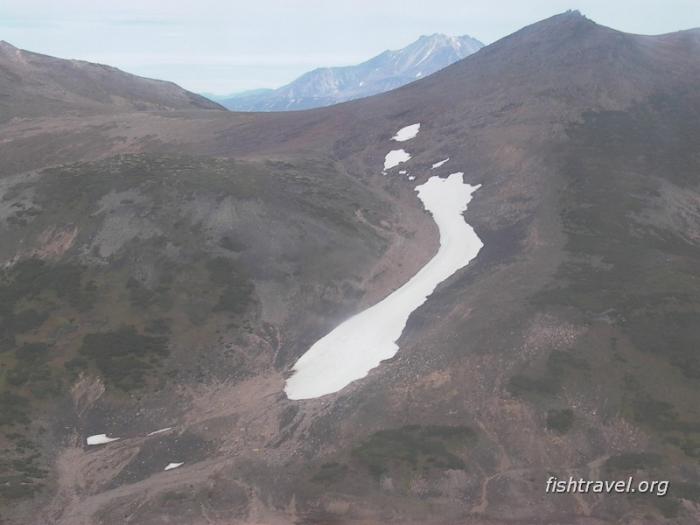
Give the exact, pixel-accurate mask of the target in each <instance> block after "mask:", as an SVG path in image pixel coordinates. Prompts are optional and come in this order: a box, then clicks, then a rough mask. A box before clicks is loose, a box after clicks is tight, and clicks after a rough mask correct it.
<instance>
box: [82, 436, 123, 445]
mask: <svg viewBox="0 0 700 525" xmlns="http://www.w3.org/2000/svg"><path fill="white" fill-rule="evenodd" d="M118 439H119V438H111V437H107V434H95V435H94V436H88V438H87V440H86V443H87V444H88V445H105V444H107V443H111V442H112V441H117V440H118Z"/></svg>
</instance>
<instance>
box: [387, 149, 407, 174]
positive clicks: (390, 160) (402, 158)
mask: <svg viewBox="0 0 700 525" xmlns="http://www.w3.org/2000/svg"><path fill="white" fill-rule="evenodd" d="M410 158H411V154H410V153H407V152H406V151H404V150H402V149H395V150H391V151H390V152H389V153H387V154H386V157H384V170H388V169H391V168H393V167H394V166H398V165H399V164H401V163H402V162H406V161H407V160H409V159H410Z"/></svg>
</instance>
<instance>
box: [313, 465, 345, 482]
mask: <svg viewBox="0 0 700 525" xmlns="http://www.w3.org/2000/svg"><path fill="white" fill-rule="evenodd" d="M347 472H348V466H347V465H344V464H342V463H335V462H332V463H324V464H323V465H321V467H320V468H319V469H318V471H317V472H316V474H314V475H313V477H312V478H311V481H314V482H316V483H334V482H336V481H340V480H341V479H343V478H344V477H345V475H346V474H347Z"/></svg>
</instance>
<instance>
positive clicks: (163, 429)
mask: <svg viewBox="0 0 700 525" xmlns="http://www.w3.org/2000/svg"><path fill="white" fill-rule="evenodd" d="M172 429H173V427H165V428H161V429H160V430H154V431H153V432H149V433H148V434H146V436H155V435H156V434H162V433H163V432H167V431H168V430H172Z"/></svg>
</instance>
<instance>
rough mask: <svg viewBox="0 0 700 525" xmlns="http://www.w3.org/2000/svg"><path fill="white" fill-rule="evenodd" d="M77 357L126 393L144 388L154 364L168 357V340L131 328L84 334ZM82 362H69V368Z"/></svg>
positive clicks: (124, 327) (125, 327)
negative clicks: (95, 368)
mask: <svg viewBox="0 0 700 525" xmlns="http://www.w3.org/2000/svg"><path fill="white" fill-rule="evenodd" d="M80 354H81V356H83V357H84V358H85V359H86V360H87V361H89V362H92V363H94V364H95V366H96V367H97V369H98V370H99V371H100V373H101V375H102V377H103V378H104V379H105V381H106V382H107V383H108V384H111V385H113V386H115V387H117V388H120V389H121V390H127V391H128V390H133V389H137V388H141V387H143V386H144V385H145V381H146V378H147V377H148V376H149V375H150V374H151V373H152V372H153V370H154V369H155V367H156V365H157V364H159V363H160V361H161V359H162V358H164V357H165V356H167V355H168V354H169V350H168V339H167V337H162V336H151V335H142V334H139V333H138V332H137V331H136V330H135V329H134V327H132V326H123V327H121V328H119V329H117V330H114V331H110V332H97V333H90V334H87V335H86V336H85V337H84V338H83V344H82V346H81V347H80ZM82 363H84V362H82ZM82 363H81V362H78V363H76V362H71V363H69V364H68V366H73V367H75V366H80V365H81V364H82Z"/></svg>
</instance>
